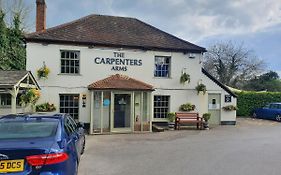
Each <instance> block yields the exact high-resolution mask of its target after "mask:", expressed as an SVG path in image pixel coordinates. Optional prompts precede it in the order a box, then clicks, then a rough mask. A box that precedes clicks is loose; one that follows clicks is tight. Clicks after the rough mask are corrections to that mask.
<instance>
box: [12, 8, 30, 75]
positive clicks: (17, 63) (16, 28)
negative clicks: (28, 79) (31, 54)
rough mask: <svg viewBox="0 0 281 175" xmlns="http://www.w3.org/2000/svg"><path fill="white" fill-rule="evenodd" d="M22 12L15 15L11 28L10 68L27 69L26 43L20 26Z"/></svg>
mask: <svg viewBox="0 0 281 175" xmlns="http://www.w3.org/2000/svg"><path fill="white" fill-rule="evenodd" d="M20 24H21V20H20V14H19V13H17V14H15V16H14V20H13V26H12V27H11V28H10V29H9V33H8V35H9V47H8V57H9V60H10V65H9V66H10V69H14V70H22V69H25V60H26V49H25V43H24V36H23V31H22V29H21V28H20Z"/></svg>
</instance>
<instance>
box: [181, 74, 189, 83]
mask: <svg viewBox="0 0 281 175" xmlns="http://www.w3.org/2000/svg"><path fill="white" fill-rule="evenodd" d="M185 82H187V83H190V75H189V74H187V73H185V72H184V73H182V74H181V77H180V83H182V84H184V83H185Z"/></svg>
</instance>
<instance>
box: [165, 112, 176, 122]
mask: <svg viewBox="0 0 281 175" xmlns="http://www.w3.org/2000/svg"><path fill="white" fill-rule="evenodd" d="M175 117H176V114H175V113H174V112H169V113H168V114H167V119H168V120H169V121H170V122H174V121H175Z"/></svg>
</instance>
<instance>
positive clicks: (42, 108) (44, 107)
mask: <svg viewBox="0 0 281 175" xmlns="http://www.w3.org/2000/svg"><path fill="white" fill-rule="evenodd" d="M35 109H36V112H52V111H55V110H56V107H55V105H54V104H50V103H49V102H47V103H43V104H39V105H36V107H35Z"/></svg>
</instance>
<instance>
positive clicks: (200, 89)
mask: <svg viewBox="0 0 281 175" xmlns="http://www.w3.org/2000/svg"><path fill="white" fill-rule="evenodd" d="M195 89H196V90H197V94H199V93H200V92H203V94H204V95H205V94H206V92H207V88H206V85H204V84H202V83H200V84H198V85H197V86H196V87H195Z"/></svg>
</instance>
